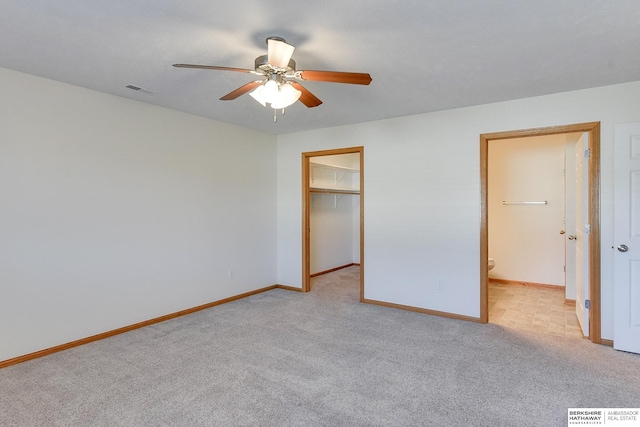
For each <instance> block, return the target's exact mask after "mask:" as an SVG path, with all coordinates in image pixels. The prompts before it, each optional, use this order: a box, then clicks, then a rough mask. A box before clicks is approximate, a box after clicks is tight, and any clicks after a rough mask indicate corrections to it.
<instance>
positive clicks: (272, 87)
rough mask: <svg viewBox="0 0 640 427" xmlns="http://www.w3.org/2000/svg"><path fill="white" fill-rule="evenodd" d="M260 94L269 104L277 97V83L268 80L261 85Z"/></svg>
mask: <svg viewBox="0 0 640 427" xmlns="http://www.w3.org/2000/svg"><path fill="white" fill-rule="evenodd" d="M262 96H263V99H264V101H265V102H267V103H269V104H271V103H272V102H273V101H275V100H276V99H277V98H278V83H277V82H276V81H275V80H269V81H267V82H266V83H265V84H264V85H263V86H262Z"/></svg>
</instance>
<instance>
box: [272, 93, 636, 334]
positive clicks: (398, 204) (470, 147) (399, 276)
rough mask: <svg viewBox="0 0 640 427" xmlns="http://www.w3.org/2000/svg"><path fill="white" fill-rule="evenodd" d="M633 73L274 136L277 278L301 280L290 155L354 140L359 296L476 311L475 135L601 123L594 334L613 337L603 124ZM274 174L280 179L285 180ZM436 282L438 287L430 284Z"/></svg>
mask: <svg viewBox="0 0 640 427" xmlns="http://www.w3.org/2000/svg"><path fill="white" fill-rule="evenodd" d="M638 95H640V82H634V83H628V84H621V85H615V86H607V87H601V88H593V89H586V90H580V91H574V92H566V93H559V94H555V95H547V96H540V97H535V98H527V99H521V100H515V101H509V102H501V103H495V104H488V105H480V106H475V107H469V108H461V109H456V110H449V111H441V112H434V113H428V114H420V115H415V116H408V117H399V118H394V119H388V120H380V121H376V122H370V123H361V124H356V125H351V126H343V127H336V128H331V129H320V130H314V131H309V132H300V133H295V134H288V135H281V136H279V137H278V177H279V178H278V282H279V283H282V284H286V285H290V286H301V283H302V282H301V280H302V270H301V268H302V266H301V253H302V252H301V241H302V239H301V234H300V233H301V227H300V224H301V218H302V203H301V188H300V185H301V184H300V182H301V181H300V180H299V179H292V178H291V177H299V176H301V168H300V153H302V152H305V151H315V150H323V149H332V148H340V147H351V146H360V145H362V146H364V147H365V159H364V163H365V166H364V171H365V174H364V177H365V178H364V180H365V182H364V185H365V194H364V206H365V219H364V228H365V235H364V242H365V246H364V256H365V259H364V260H363V261H364V265H365V275H364V281H365V297H366V298H370V299H375V300H381V301H387V302H391V303H397V304H404V305H409V306H414V307H420V308H426V309H432V310H439V311H445V312H450V313H456V314H461V315H467V316H474V317H477V316H479V314H480V158H479V155H480V144H479V135H480V134H483V133H491V132H499V131H506V130H515V129H530V128H538V127H546V126H554V125H566V124H572V123H582V122H591V121H600V122H601V169H602V170H601V180H602V181H601V201H602V203H601V219H602V221H601V229H602V233H601V237H602V246H601V248H599V249H598V250H599V251H600V253H601V260H602V264H601V273H602V277H601V282H602V325H601V326H602V337H603V338H605V339H611V338H612V337H613V311H614V295H613V286H612V281H613V254H612V252H611V247H612V245H613V242H612V239H613V185H614V183H613V125H614V124H615V123H623V122H630V121H637V120H638V119H639V118H640V103H638V102H637V98H638ZM285 178H286V179H285ZM438 283H442V286H441V287H442V289H438V288H439V287H438Z"/></svg>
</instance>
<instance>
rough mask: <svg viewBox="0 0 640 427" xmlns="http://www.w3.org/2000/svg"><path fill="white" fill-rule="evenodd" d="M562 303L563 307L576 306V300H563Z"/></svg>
mask: <svg viewBox="0 0 640 427" xmlns="http://www.w3.org/2000/svg"><path fill="white" fill-rule="evenodd" d="M564 303H565V305H576V300H574V299H569V298H565V300H564Z"/></svg>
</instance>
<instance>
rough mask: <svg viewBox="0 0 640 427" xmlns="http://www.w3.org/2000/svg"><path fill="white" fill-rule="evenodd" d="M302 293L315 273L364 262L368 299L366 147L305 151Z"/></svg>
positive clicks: (309, 285) (362, 292)
mask: <svg viewBox="0 0 640 427" xmlns="http://www.w3.org/2000/svg"><path fill="white" fill-rule="evenodd" d="M302 189H303V220H302V252H303V255H302V291H303V292H309V291H310V290H311V277H313V276H316V275H319V274H323V273H328V272H331V271H335V270H339V269H341V268H345V267H348V266H352V265H358V264H359V265H360V301H362V299H363V298H364V147H351V148H339V149H333V150H323V151H313V152H306V153H302Z"/></svg>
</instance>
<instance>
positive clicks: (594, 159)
mask: <svg viewBox="0 0 640 427" xmlns="http://www.w3.org/2000/svg"><path fill="white" fill-rule="evenodd" d="M575 132H588V133H589V150H590V162H589V179H588V186H589V193H588V195H587V197H588V202H589V208H588V210H589V213H588V217H589V224H591V233H590V234H589V255H588V257H589V299H590V300H591V309H590V310H589V339H590V340H591V342H593V343H596V344H601V343H602V337H601V326H602V325H601V317H600V314H601V300H600V122H587V123H577V124H570V125H563V126H550V127H541V128H532V129H521V130H512V131H503V132H493V133H483V134H481V135H480V321H481V322H482V323H488V322H489V271H488V270H487V259H488V256H489V232H488V228H489V227H488V175H489V174H488V172H489V169H488V152H489V142H490V141H495V140H500V139H512V138H523V137H532V136H546V135H556V134H561V133H575Z"/></svg>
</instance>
